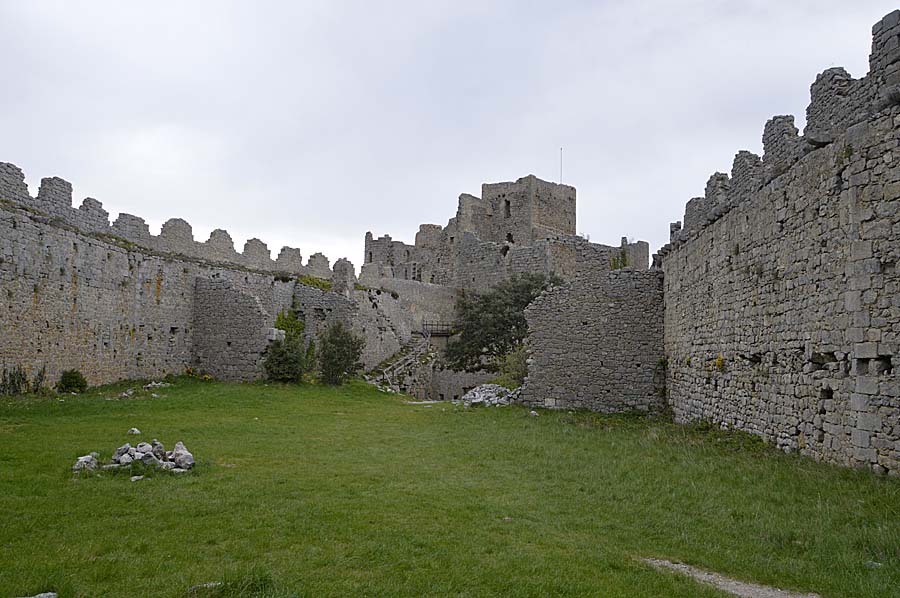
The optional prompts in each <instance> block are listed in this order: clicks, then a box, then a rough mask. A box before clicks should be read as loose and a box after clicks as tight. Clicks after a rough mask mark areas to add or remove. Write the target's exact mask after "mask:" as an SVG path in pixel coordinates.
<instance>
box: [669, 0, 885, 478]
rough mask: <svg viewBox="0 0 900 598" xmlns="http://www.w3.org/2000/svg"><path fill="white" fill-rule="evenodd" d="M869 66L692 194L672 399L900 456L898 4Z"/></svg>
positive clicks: (680, 256)
mask: <svg viewBox="0 0 900 598" xmlns="http://www.w3.org/2000/svg"><path fill="white" fill-rule="evenodd" d="M873 32H874V40H873V47H872V58H871V60H870V63H871V65H872V71H871V72H870V73H869V75H868V76H867V77H865V78H864V79H860V80H853V79H852V78H850V77H849V75H847V74H846V72H845V71H843V69H829V70H827V71H825V72H824V73H822V74H821V75H820V76H819V77H818V78H817V79H816V81H815V83H813V85H812V87H811V104H810V107H809V109H808V110H807V118H808V124H807V127H806V131H805V133H806V134H805V135H804V136H802V137H801V136H799V134H798V131H797V129H796V128H795V127H794V124H793V118H792V117H789V116H778V117H775V118H773V119H772V120H770V121H769V122H768V123H767V124H766V127H765V130H764V133H763V145H764V148H765V153H764V155H763V157H762V159H759V158H757V157H755V156H753V155H752V154H749V152H741V153H740V154H738V157H736V158H735V165H734V169H733V170H732V175H731V177H728V176H726V175H721V174H717V175H714V176H713V178H711V179H710V184H708V185H707V193H706V196H705V197H704V198H700V199H698V200H691V202H689V203H688V206H687V209H686V213H685V219H684V227H683V228H679V226H678V224H676V225H673V227H672V228H671V230H672V243H670V244H669V245H668V246H666V247H664V248H663V249H662V250H661V251H660V255H659V256H657V257H656V258H655V260H654V261H655V263H656V264H658V265H659V266H661V268H662V269H663V270H664V272H665V297H666V305H665V348H666V355H667V358H668V379H667V387H668V395H669V402H670V404H671V406H672V409H673V410H674V413H675V416H676V418H677V419H678V420H679V421H689V420H694V419H705V420H709V421H712V422H715V423H717V424H720V425H722V426H727V427H733V428H737V429H741V430H745V431H748V432H752V433H754V434H758V435H760V436H762V437H763V438H765V439H766V440H768V441H771V442H774V443H776V444H777V445H778V446H780V447H782V448H784V449H785V450H796V451H800V452H801V453H803V454H806V455H810V456H812V457H814V458H817V459H822V460H827V461H831V462H836V463H841V464H845V465H856V466H868V467H872V468H874V469H876V470H878V471H890V472H892V473H897V472H898V467H900V324H898V322H900V273H898V270H897V263H898V260H900V242H898V239H900V142H898V139H900V135H898V133H900V107H898V105H897V101H898V100H900V95H898V94H897V93H896V89H897V83H898V81H897V77H898V73H897V68H898V67H900V62H898V60H900V50H898V48H897V42H896V40H897V39H898V35H900V12H894V13H891V15H888V16H887V17H885V19H884V20H882V21H881V22H879V23H878V24H876V26H875V28H874V29H873Z"/></svg>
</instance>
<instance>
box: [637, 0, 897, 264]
mask: <svg viewBox="0 0 900 598" xmlns="http://www.w3.org/2000/svg"><path fill="white" fill-rule="evenodd" d="M898 104H900V10H895V11H894V12H892V13H890V14H888V15H887V16H885V17H884V18H883V19H881V20H880V21H879V22H878V23H876V24H875V25H874V26H873V28H872V51H871V54H870V55H869V73H868V74H867V75H866V76H865V77H863V78H861V79H854V78H853V77H851V76H850V74H849V73H848V72H847V71H846V70H845V69H843V68H841V67H832V68H829V69H826V70H824V71H823V72H821V73H819V75H818V76H817V77H816V79H815V81H814V82H813V83H812V85H811V86H810V103H809V106H808V107H807V108H806V127H805V128H804V130H803V134H802V135H801V134H800V131H799V130H798V129H797V127H796V125H795V124H794V117H793V116H792V115H778V116H773V117H772V118H771V119H769V120H768V122H766V124H765V127H764V128H763V134H762V142H763V156H762V158H759V157H758V156H756V155H755V154H752V153H751V152H748V151H743V150H742V151H740V152H738V153H737V155H736V156H735V159H734V165H733V166H732V170H731V176H730V177H727V176H726V175H723V174H722V173H716V174H714V175H713V176H712V177H711V178H710V181H709V183H707V188H706V195H705V197H701V198H694V199H691V200H690V201H688V202H687V204H686V206H685V214H684V219H683V223H684V225H683V226H681V225H680V223H672V224H670V226H669V237H670V239H669V240H670V242H669V243H668V244H667V245H665V246H664V247H662V248H661V249H660V250H659V253H658V255H657V256H654V258H655V260H654V261H655V262H658V259H656V258H658V257H662V256H665V255H666V254H667V253H668V252H670V251H671V250H672V249H673V248H674V247H677V246H678V245H680V244H682V243H685V242H687V241H689V240H690V239H692V238H694V237H696V236H697V234H698V232H699V231H700V230H701V229H703V228H705V227H706V226H708V225H710V224H711V223H713V222H715V221H716V220H718V219H719V218H721V217H722V216H723V215H724V214H726V213H727V212H728V211H730V210H731V209H732V208H734V207H735V206H737V205H740V204H741V203H743V202H744V201H746V200H747V199H748V198H749V197H750V196H751V194H753V193H755V192H757V191H759V190H760V189H761V188H762V187H764V186H765V185H767V184H769V183H770V182H772V181H773V180H775V179H777V178H778V177H780V176H782V175H783V174H785V173H786V172H788V171H789V170H790V169H791V167H793V166H794V164H796V163H797V162H798V161H799V160H800V159H802V158H803V157H804V156H806V155H807V154H809V153H811V152H814V151H816V150H819V149H821V148H824V147H827V146H829V145H831V144H832V143H834V142H835V140H837V139H838V138H840V137H841V136H843V135H844V134H846V133H847V132H848V131H850V129H851V128H852V127H854V126H855V125H858V124H860V123H863V122H866V121H868V120H870V119H872V118H873V117H875V116H877V115H878V114H879V113H882V112H884V111H885V110H888V109H890V108H891V107H892V106H895V105H898ZM849 137H852V135H850V136H849ZM849 151H852V150H849ZM710 185H712V186H713V187H712V188H711V187H710Z"/></svg>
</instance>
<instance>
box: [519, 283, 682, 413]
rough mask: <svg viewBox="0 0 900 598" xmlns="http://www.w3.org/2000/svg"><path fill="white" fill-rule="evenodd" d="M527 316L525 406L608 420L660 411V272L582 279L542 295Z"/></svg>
mask: <svg viewBox="0 0 900 598" xmlns="http://www.w3.org/2000/svg"><path fill="white" fill-rule="evenodd" d="M525 315H526V318H527V320H528V332H529V334H528V340H527V347H528V353H529V361H528V377H527V379H526V381H525V384H524V385H523V387H522V394H521V400H522V401H523V402H524V403H526V404H529V405H533V406H541V407H553V408H568V409H571V408H576V409H590V410H593V411H599V412H605V413H609V412H620V411H643V412H648V411H659V410H660V409H661V408H662V407H663V406H664V404H665V392H664V383H665V368H664V361H665V360H664V352H663V286H662V273H661V272H659V271H647V270H644V271H639V270H632V269H624V270H613V271H608V270H602V269H600V270H598V271H594V272H584V273H581V274H580V275H579V276H578V277H577V278H576V279H575V280H574V281H572V282H571V283H568V284H566V285H563V286H559V287H555V288H551V289H548V290H547V291H545V292H544V293H543V294H541V296H540V297H538V298H537V299H536V300H535V301H534V302H533V303H532V304H531V305H529V306H528V308H527V309H526V311H525Z"/></svg>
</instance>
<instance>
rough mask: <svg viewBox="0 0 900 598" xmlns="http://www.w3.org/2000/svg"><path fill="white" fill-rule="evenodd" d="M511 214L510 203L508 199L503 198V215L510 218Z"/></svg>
mask: <svg viewBox="0 0 900 598" xmlns="http://www.w3.org/2000/svg"><path fill="white" fill-rule="evenodd" d="M510 214H511V210H510V203H509V200H508V199H505V200H503V217H504V218H509V217H510Z"/></svg>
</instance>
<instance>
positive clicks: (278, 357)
mask: <svg viewBox="0 0 900 598" xmlns="http://www.w3.org/2000/svg"><path fill="white" fill-rule="evenodd" d="M263 369H264V370H265V371H266V379H267V380H270V381H272V382H294V383H296V382H301V381H302V380H303V342H302V340H301V339H300V338H290V339H289V338H287V337H285V340H283V341H282V340H276V341H273V342H272V344H271V345H269V348H268V350H266V356H265V358H264V360H263Z"/></svg>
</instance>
